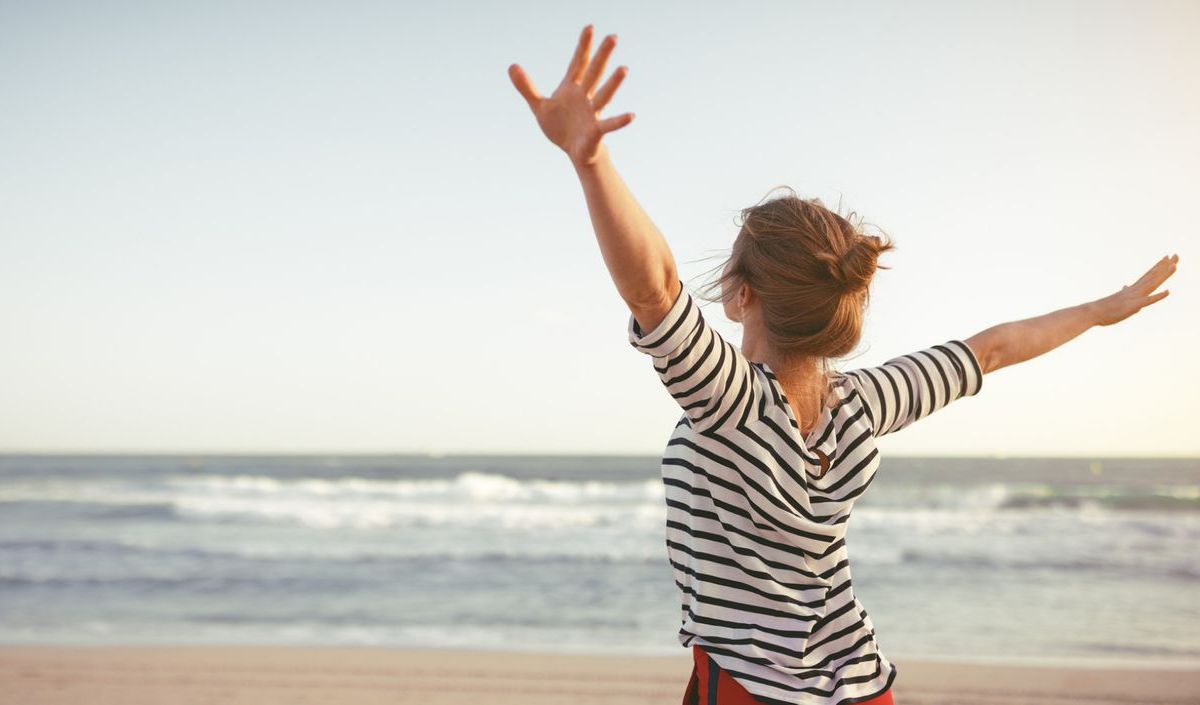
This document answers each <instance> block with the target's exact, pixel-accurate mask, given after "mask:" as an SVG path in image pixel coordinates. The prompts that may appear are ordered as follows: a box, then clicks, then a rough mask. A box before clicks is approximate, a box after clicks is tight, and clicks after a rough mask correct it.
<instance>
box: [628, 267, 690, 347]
mask: <svg viewBox="0 0 1200 705" xmlns="http://www.w3.org/2000/svg"><path fill="white" fill-rule="evenodd" d="M679 286H680V288H679V294H678V295H676V297H675V302H676V303H677V302H678V301H679V297H680V296H687V294H686V292H684V286H683V282H682V281H681V282H679ZM692 305H693V304H692V297H691V296H687V301H686V302H685V303H684V305H683V312H682V313H680V314H679V320H678V321H675V324H674V325H673V326H671V329H670V330H668V331H667V332H666V333H665V334H663V336H662V337H661V338H659V339H658V340H655V341H653V342H649V343H645V344H641V343H638V347H639V348H642V349H643V350H649V349H652V348H654V347H657V346H659V345H662V344H663V342H664V341H666V340H667V339H668V338H670V337H671V336H672V335H673V334H674V333H675V331H677V330H679V326H681V325H683V322H684V321H686V320H687V319H688V314H689V313H691V312H692ZM671 308H672V309H674V308H675V304H674V303H672V305H671ZM659 325H662V324H661V323H660V324H659ZM633 327H634V332H635V333H637V334H638V337H639V338H641V337H642V336H644V335H645V334H646V333H647V332H651V331H642V327H641V324H639V323H638V322H637V319H636V318H634V319H633Z"/></svg>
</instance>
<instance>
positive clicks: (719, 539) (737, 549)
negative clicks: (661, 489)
mask: <svg viewBox="0 0 1200 705" xmlns="http://www.w3.org/2000/svg"><path fill="white" fill-rule="evenodd" d="M676 504H678V503H676ZM688 514H691V512H688ZM667 526H668V527H669V528H673V529H677V530H679V531H682V532H684V533H685V534H688V535H689V536H692V537H693V538H698V539H704V540H705V541H711V542H712V543H718V544H721V545H723V546H726V547H728V548H729V550H731V551H733V552H734V553H737V554H739V555H743V556H748V557H750V558H753V559H755V560H757V561H758V562H760V563H762V564H763V565H768V566H771V567H772V568H777V569H779V570H790V571H792V572H795V573H799V574H800V575H803V576H804V577H806V578H817V574H816V573H814V572H812V571H811V570H808V569H807V568H803V567H799V566H795V565H790V564H788V563H781V562H779V561H773V560H770V559H768V558H766V557H765V556H763V555H761V554H759V553H758V552H757V551H754V550H753V549H750V548H746V547H745V546H734V545H733V544H732V543H731V542H730V541H729V537H728V536H725V535H723V534H715V533H712V532H711V531H703V530H701V529H695V528H692V527H690V526H688V525H687V524H684V523H683V522H678V521H675V520H673V519H668V520H667ZM722 526H724V523H722ZM669 543H670V542H669V541H668V544H669ZM772 580H774V579H773V578H772ZM779 584H780V585H786V583H779Z"/></svg>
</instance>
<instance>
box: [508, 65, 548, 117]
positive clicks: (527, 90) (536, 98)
mask: <svg viewBox="0 0 1200 705" xmlns="http://www.w3.org/2000/svg"><path fill="white" fill-rule="evenodd" d="M508 77H509V78H511V79H512V82H513V85H514V86H516V87H517V91H518V92H520V94H521V97H522V98H524V99H525V102H526V103H528V104H529V107H530V109H531V110H537V106H538V103H540V102H542V96H541V94H540V93H538V90H537V89H536V88H534V87H533V81H531V80H529V76H527V75H525V70H524V69H522V68H521V67H520V66H518V65H517V64H513V65H512V66H509V67H508Z"/></svg>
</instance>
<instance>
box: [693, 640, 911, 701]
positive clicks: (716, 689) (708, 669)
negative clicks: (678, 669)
mask: <svg viewBox="0 0 1200 705" xmlns="http://www.w3.org/2000/svg"><path fill="white" fill-rule="evenodd" d="M709 684H712V685H711V686H710V685H709ZM683 705H762V701H760V700H756V699H755V697H754V696H753V695H751V694H750V692H749V691H748V690H746V689H745V688H743V687H742V684H741V683H738V682H737V681H736V680H734V678H733V676H731V675H729V672H728V671H726V670H725V669H724V668H721V667H720V666H718V665H717V662H716V661H714V660H713V659H712V657H711V656H709V655H708V654H707V653H705V651H704V649H701V648H700V645H699V644H693V645H692V679H691V680H690V681H688V686H687V692H686V693H684V695H683ZM857 705H895V703H893V702H892V691H890V690H889V691H887V692H886V693H883V694H882V695H879V696H878V697H874V698H871V699H870V700H864V701H862V702H860V703H858V704H857Z"/></svg>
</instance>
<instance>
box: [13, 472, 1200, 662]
mask: <svg viewBox="0 0 1200 705" xmlns="http://www.w3.org/2000/svg"><path fill="white" fill-rule="evenodd" d="M658 462H659V459H658V458H657V457H649V456H647V457H634V456H612V457H607V456H451V455H446V456H434V457H430V456H400V455H397V456H365V455H354V456H329V457H326V456H149V455H130V456H115V455H109V456H104V455H96V456H83V455H70V456H48V455H0V643H4V644H7V645H17V644H61V645H67V644H70V645H84V644H271V645H346V646H392V647H423V648H474V649H500V650H516V651H536V650H544V649H549V650H553V651H557V652H568V653H597V654H599V653H636V654H680V655H686V653H687V652H686V651H685V650H684V648H683V647H682V646H680V644H679V642H678V637H677V631H678V628H679V619H680V617H679V603H678V597H677V594H676V587H675V585H674V582H673V578H672V574H671V567H670V565H669V564H668V562H667V559H666V546H665V534H664V531H665V529H664V520H665V506H664V503H663V489H662V485H661V482H660V479H659V474H658V472H659V471H658ZM1198 539H1200V460H1198V459H1137V458H1015V457H1006V458H885V459H884V460H883V462H882V465H881V467H880V469H879V474H878V475H877V476H876V478H875V481H874V483H873V484H872V485H871V487H870V489H869V490H868V491H867V492H866V493H865V494H864V495H863V496H862V497H861V498H860V499H859V501H858V503H857V505H856V506H855V509H854V513H853V514H852V516H851V518H850V523H849V527H848V529H847V534H846V541H847V544H848V550H849V556H850V563H851V567H852V571H853V575H854V586H855V591H856V594H857V595H858V597H859V599H860V600H861V601H862V603H863V605H864V606H865V607H866V609H867V611H868V613H869V614H870V615H871V618H872V620H873V621H874V623H875V628H876V635H877V641H878V643H879V646H880V648H881V649H882V650H883V652H884V653H885V654H886V655H887V656H888V657H889V658H891V659H892V660H896V661H898V662H901V661H902V660H903V659H904V658H906V657H910V658H917V657H920V658H939V659H947V660H968V661H970V660H979V661H992V662H997V661H999V662H1012V663H1026V662H1040V663H1045V662H1054V663H1068V664H1069V663H1075V662H1088V663H1095V662H1099V663H1102V664H1104V665H1111V666H1114V667H1119V666H1122V665H1130V666H1145V665H1154V666H1158V667H1176V666H1177V667H1190V668H1196V667H1198V666H1200V601H1198V600H1197V596H1198V593H1197V586H1200V558H1198V556H1200V553H1198V552H1197V546H1198Z"/></svg>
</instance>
